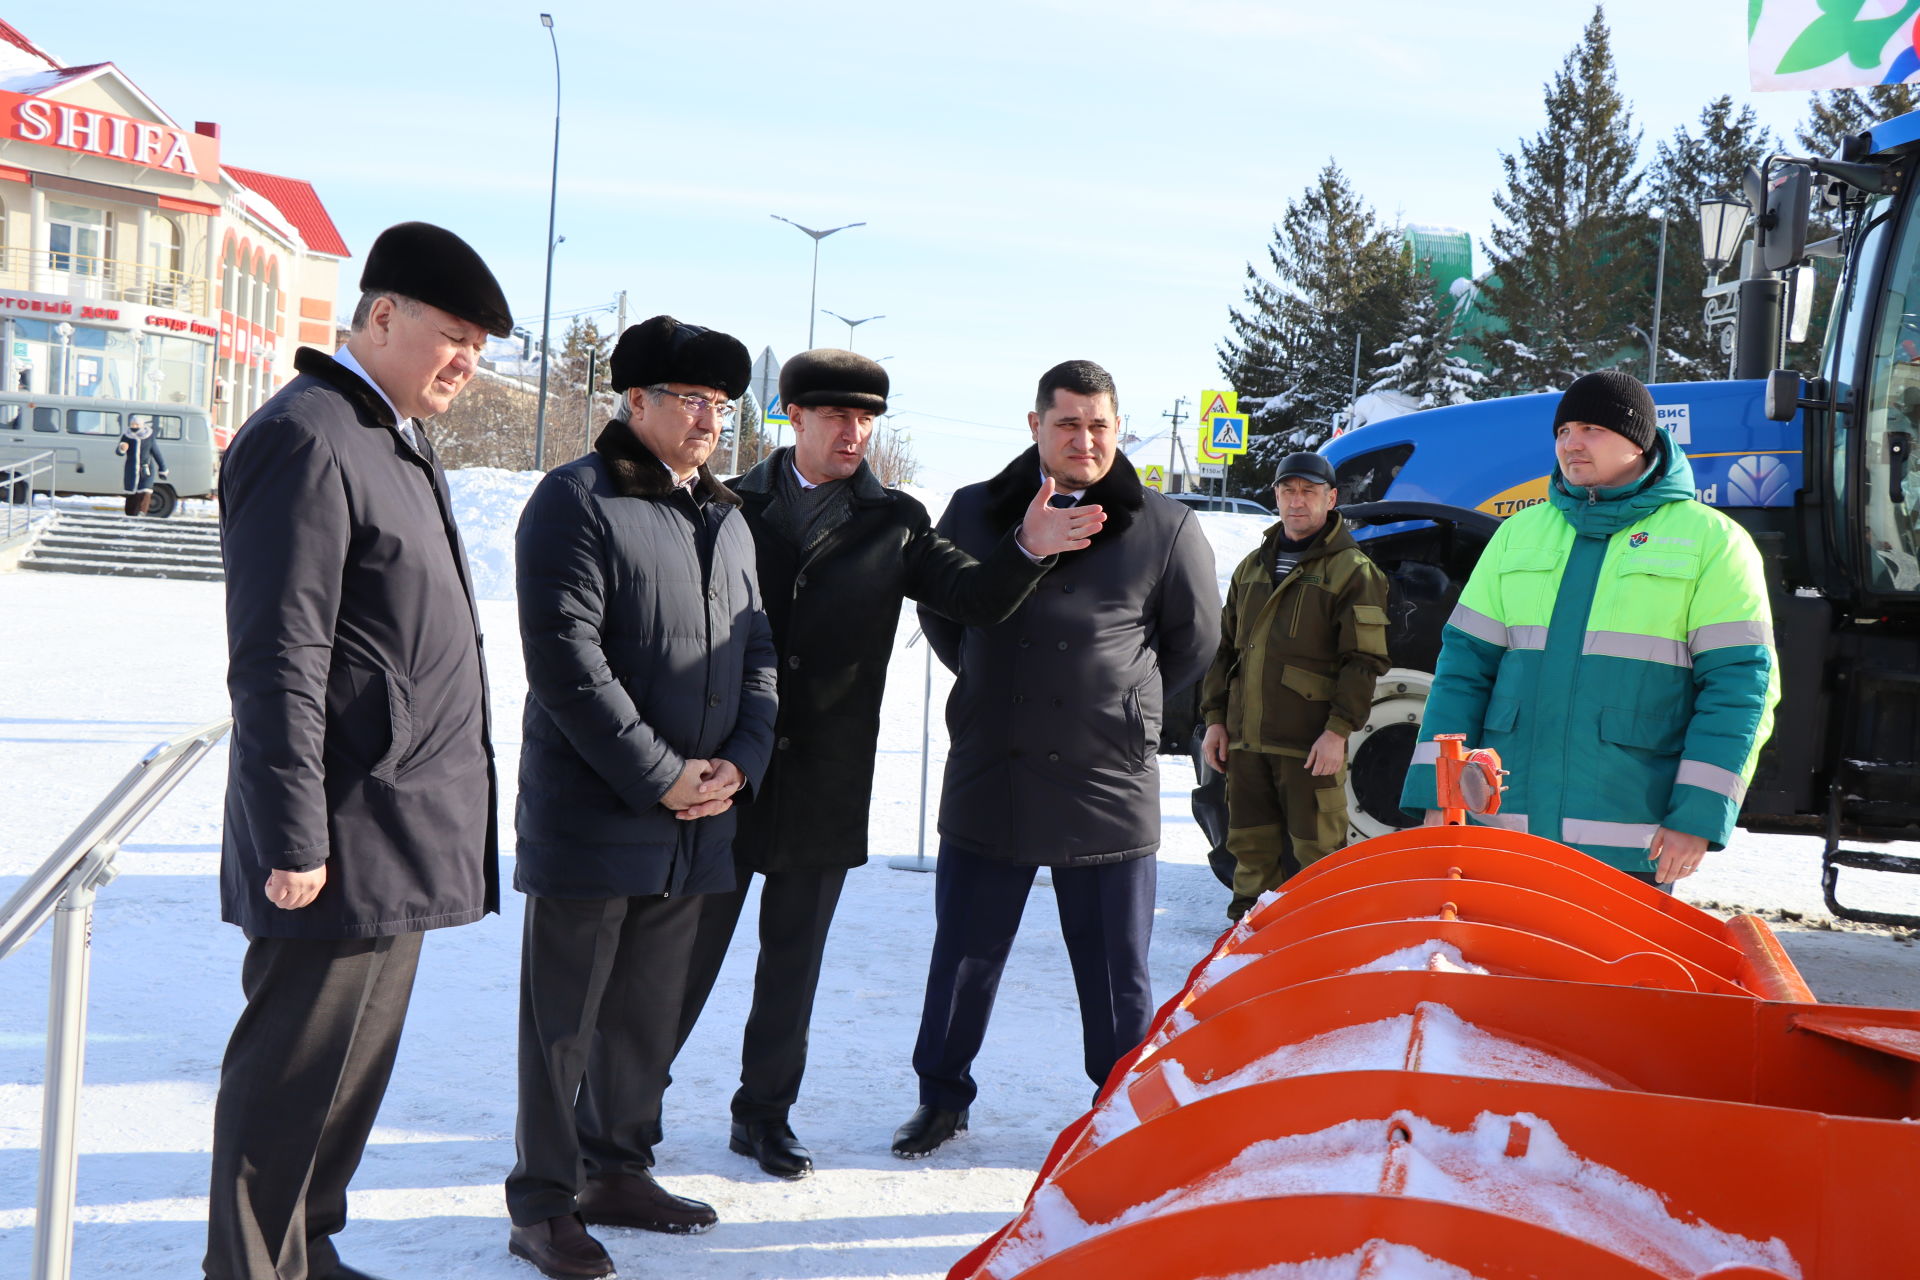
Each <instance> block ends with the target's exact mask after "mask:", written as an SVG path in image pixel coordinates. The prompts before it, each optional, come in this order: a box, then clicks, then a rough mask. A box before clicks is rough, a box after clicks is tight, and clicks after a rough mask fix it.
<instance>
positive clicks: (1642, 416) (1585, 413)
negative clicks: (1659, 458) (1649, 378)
mask: <svg viewBox="0 0 1920 1280" xmlns="http://www.w3.org/2000/svg"><path fill="white" fill-rule="evenodd" d="M1563 422H1591V423H1592V424H1593V425H1594V426H1596V427H1605V428H1606V429H1607V430H1609V431H1612V432H1615V433H1616V434H1618V435H1623V436H1625V437H1626V438H1627V439H1629V440H1631V441H1633V442H1634V443H1635V444H1637V445H1639V446H1640V449H1641V451H1642V452H1650V451H1652V449H1653V433H1654V432H1655V431H1657V430H1659V426H1660V418H1659V413H1658V412H1657V411H1656V410H1655V409H1654V407H1653V397H1652V396H1651V395H1650V394H1648V392H1647V388H1646V384H1645V383H1643V382H1641V381H1640V379H1638V378H1636V377H1634V376H1633V375H1632V374H1630V373H1622V372H1620V370H1618V369H1600V370H1597V371H1596V372H1593V373H1589V374H1586V375H1584V376H1583V377H1580V378H1577V379H1575V380H1574V384H1573V385H1572V386H1570V387H1568V388H1567V390H1566V393H1565V394H1564V395H1562V396H1561V397H1560V407H1559V408H1557V409H1555V410H1554V411H1553V430H1554V434H1556V435H1558V434H1559V431H1560V424H1561V423H1563Z"/></svg>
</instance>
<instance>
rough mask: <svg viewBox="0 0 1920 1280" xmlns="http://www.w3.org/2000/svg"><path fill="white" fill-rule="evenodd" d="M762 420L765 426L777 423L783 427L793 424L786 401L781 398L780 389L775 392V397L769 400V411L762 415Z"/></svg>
mask: <svg viewBox="0 0 1920 1280" xmlns="http://www.w3.org/2000/svg"><path fill="white" fill-rule="evenodd" d="M760 420H761V425H762V426H763V427H769V426H774V425H776V424H777V425H779V426H783V427H784V426H791V425H792V423H791V422H790V421H789V420H788V418H787V406H786V403H785V402H784V401H782V400H781V399H780V393H779V392H778V391H776V392H774V393H773V399H772V400H771V401H769V402H768V404H767V411H766V412H765V413H763V414H761V415H760Z"/></svg>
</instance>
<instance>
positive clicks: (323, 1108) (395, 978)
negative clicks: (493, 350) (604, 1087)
mask: <svg viewBox="0 0 1920 1280" xmlns="http://www.w3.org/2000/svg"><path fill="white" fill-rule="evenodd" d="M360 291H361V292H360V302H359V305H358V306H357V307H356V308H355V310H354V313H353V327H352V331H351V333H350V334H349V336H348V338H347V343H346V345H345V346H344V347H342V348H341V349H340V350H339V351H338V352H336V353H335V354H334V355H333V356H332V357H328V356H327V355H325V354H324V353H322V352H319V351H314V350H311V349H309V348H306V347H302V348H301V349H300V351H299V352H298V353H297V354H296V355H295V356H294V367H295V368H296V369H297V370H299V376H298V377H296V378H294V379H293V381H291V382H289V383H288V384H287V385H286V386H285V387H283V388H281V390H280V391H279V393H278V394H276V395H275V396H274V397H273V398H272V399H271V400H269V401H267V403H266V404H264V405H262V406H261V407H260V409H259V411H258V412H256V413H255V414H254V415H253V416H252V417H251V418H249V419H248V420H247V422H246V423H245V425H243V426H242V427H241V428H240V430H239V432H238V433H237V434H236V435H235V436H234V438H233V444H232V446H231V447H230V448H229V449H228V450H227V454H226V458H225V461H224V464H223V465H222V467H221V469H220V551H221V556H222V559H223V561H224V562H225V565H226V579H227V583H226V608H227V647H228V654H229V662H228V667H227V688H228V691H229V692H230V693H231V694H232V697H233V741H232V761H231V764H230V765H229V767H228V773H227V804H226V824H225V831H224V834H223V837H222V842H221V863H220V905H221V915H222V917H223V918H224V919H226V920H228V921H230V922H232V923H234V924H237V925H239V926H240V928H241V929H242V930H244V931H245V933H246V936H247V954H246V961H245V963H244V965H243V967H242V968H241V971H240V981H241V987H242V989H243V990H244V991H245V993H246V999H247V1003H246V1009H245V1011H244V1012H243V1013H242V1014H241V1015H240V1020H239V1022H238V1024H237V1025H236V1026H235V1027H234V1029H233V1038H232V1040H231V1041H230V1042H229V1044H228V1045H227V1053H226V1058H225V1059H224V1061H223V1062H222V1063H221V1066H220V1092H219V1097H218V1099H217V1101H216V1102H215V1104H214V1119H213V1177H212V1185H211V1189H210V1192H209V1195H208V1205H207V1255H206V1262H205V1266H206V1274H207V1275H208V1276H209V1277H210V1278H212V1280H239V1278H241V1277H245V1278H246V1280H306V1278H307V1277H309V1276H311V1277H314V1278H315V1280H321V1278H323V1277H324V1278H328V1280H332V1278H334V1277H339V1278H341V1280H351V1278H352V1277H356V1276H362V1275H363V1273H361V1272H359V1271H356V1270H354V1269H353V1268H352V1267H349V1266H347V1265H345V1264H344V1263H342V1262H341V1261H340V1260H339V1255H338V1254H337V1253H336V1252H335V1251H334V1246H333V1239H332V1237H333V1236H334V1234H335V1233H337V1232H338V1231H339V1230H340V1229H341V1228H342V1227H344V1226H345V1225H346V1220H347V1183H348V1181H349V1180H350V1179H351V1178H352V1177H353V1171H354V1169H355V1167H356V1166H357V1165H358V1164H359V1162H360V1155H361V1152H362V1151H363V1150H364V1149H365V1147H366V1142H367V1134H368V1132H369V1131H370V1130H371V1128H372V1126H373V1119H374V1114H375V1112H376V1111H378V1110H379V1107H380V1099H381V1097H382V1095H383V1094H385V1092H386V1087H387V1078H388V1075H389V1074H390V1073H391V1072H392V1070H393V1062H394V1054H395V1052H396V1051H397V1049H398V1047H399V1043H400V1029H401V1024H402V1023H403V1022H404V1021H405V1019H406V1013H407V1003H408V1000H409V997H410V996H411V994H412V991H413V975H414V969H415V965H416V963H417V961H418V959H419V955H420V936H421V934H422V933H423V932H424V931H425V930H428V929H438V928H443V927H446V926H448V925H458V924H466V923H468V922H470V921H473V920H478V919H479V918H480V917H481V916H483V915H485V914H486V913H488V912H490V911H497V910H498V909H499V900H500V895H499V879H498V869H497V861H496V858H495V852H494V851H495V846H496V839H495V831H494V805H495V799H496V795H497V788H496V786H495V783H494V774H493V748H492V745H491V742H490V739H489V734H488V724H487V684H486V672H485V671H484V669H483V668H482V666H481V660H480V639H479V623H478V620H477V615H476V613H475V611H474V605H473V593H472V591H471V590H470V588H469V584H468V579H467V561H466V554H465V552H464V551H463V550H462V549H461V545H460V531H459V529H458V528H457V527H456V526H455V524H454V519H453V511H452V506H451V503H450V501H449V498H448V494H447V481H446V477H445V475H444V474H442V472H441V470H440V464H439V463H438V462H437V461H436V460H435V458H434V454H433V444H432V442H431V441H430V440H429V439H428V437H427V432H426V429H425V423H426V420H427V419H429V418H431V417H432V416H433V415H434V414H437V413H439V412H441V411H442V410H444V409H445V408H446V407H447V406H448V405H449V404H451V403H452V402H453V399H454V397H455V396H457V395H459V394H460V391H461V389H462V388H464V387H465V386H466V385H467V381H468V380H469V379H470V378H472V377H473V373H474V370H475V369H476V368H478V367H479V358H480V351H481V348H482V347H483V346H484V345H485V343H486V338H487V335H488V334H489V333H491V334H494V335H496V336H502V337H504V336H505V335H506V333H507V331H508V330H509V329H510V328H511V327H512V321H511V320H510V318H509V316H508V311H507V300H506V298H505V297H504V296H502V294H501V292H500V286H499V284H498V283H496V282H495V280H494V278H493V274H492V272H490V271H488V270H487V267H486V264H485V263H483V262H482V261H481V260H480V256H479V255H478V254H476V253H475V252H474V251H473V250H472V249H471V248H470V247H469V246H468V245H467V244H466V243H465V242H464V241H462V240H461V239H460V238H459V237H458V236H456V235H454V234H453V233H452V232H450V231H446V230H443V229H441V228H439V227H435V226H431V225H429V224H427V223H424V222H407V223H402V224H400V225H399V226H396V227H390V228H388V229H387V230H386V231H383V232H381V233H380V236H379V238H378V239H377V240H375V241H374V243H373V248H372V249H371V250H370V251H369V252H368V254H367V265H366V270H365V271H364V272H362V274H361V277H360Z"/></svg>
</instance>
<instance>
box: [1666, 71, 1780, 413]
mask: <svg viewBox="0 0 1920 1280" xmlns="http://www.w3.org/2000/svg"><path fill="white" fill-rule="evenodd" d="M1778 149H1779V143H1778V142H1776V141H1775V139H1774V137H1773V134H1772V133H1771V132H1770V131H1769V130H1768V129H1767V128H1766V126H1764V125H1762V124H1761V123H1760V121H1759V118H1758V117H1757V116H1755V115H1754V113H1753V108H1752V107H1750V106H1747V105H1744V104H1742V105H1741V106H1740V107H1738V108H1737V109H1736V108H1735V106H1734V103H1733V99H1732V98H1731V97H1730V96H1728V95H1727V94H1721V95H1720V96H1719V97H1718V98H1715V99H1714V100H1713V101H1712V102H1709V103H1708V104H1707V105H1706V106H1704V107H1702V108H1701V109H1700V119H1699V132H1697V133H1694V132H1691V131H1689V130H1688V129H1687V128H1685V127H1684V126H1682V127H1681V128H1678V129H1675V130H1674V131H1673V137H1672V139H1671V140H1669V141H1663V142H1661V143H1660V144H1659V145H1658V158H1656V159H1655V161H1654V162H1653V165H1652V167H1651V168H1650V169H1649V170H1648V171H1647V185H1648V188H1649V195H1650V196H1651V200H1652V207H1653V211H1654V212H1656V213H1657V212H1658V211H1659V210H1662V209H1664V210H1665V211H1666V214H1667V269H1666V282H1667V283H1666V292H1665V294H1664V295H1663V297H1662V299H1661V320H1660V377H1661V380H1662V381H1671V382H1680V381H1697V380H1701V379H1708V378H1724V377H1726V376H1727V356H1726V355H1725V354H1723V353H1722V352H1721V351H1719V349H1718V348H1717V347H1715V346H1714V344H1713V343H1712V342H1710V341H1709V339H1708V335H1707V328H1706V322H1705V317H1704V311H1705V303H1704V301H1703V300H1702V298H1701V296H1700V291H1701V290H1702V289H1704V288H1706V286H1707V268H1706V264H1705V263H1704V262H1702V261H1701V260H1700V253H1699V249H1698V246H1699V244H1700V202H1701V201H1702V200H1706V199H1711V198H1713V197H1718V196H1726V197H1731V198H1732V199H1735V200H1738V199H1740V198H1741V186H1740V181H1741V176H1742V175H1743V174H1744V173H1745V172H1746V171H1747V167H1748V166H1749V165H1756V164H1759V163H1760V162H1761V161H1762V160H1764V159H1765V158H1766V157H1767V156H1768V155H1769V154H1770V153H1772V152H1774V151H1776V150H1778ZM1647 234H1648V235H1650V236H1654V237H1658V235H1659V229H1658V224H1657V223H1655V224H1653V225H1652V227H1651V229H1650V230H1649V231H1648V232H1647Z"/></svg>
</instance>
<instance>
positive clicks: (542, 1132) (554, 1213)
mask: <svg viewBox="0 0 1920 1280" xmlns="http://www.w3.org/2000/svg"><path fill="white" fill-rule="evenodd" d="M699 922H700V898H699V897H698V896H694V897H683V898H667V897H649V898H534V897H529V898H528V899H527V918H526V926H525V929H524V931H523V934H522V941H521V949H520V1079H519V1090H520V1117H519V1120H518V1122H517V1123H516V1124H515V1126H514V1133H513V1140H514V1149H515V1152H516V1154H517V1157H518V1158H517V1160H516V1162H515V1164H514V1166H513V1172H512V1173H510V1174H508V1175H507V1212H508V1214H509V1215H510V1216H511V1217H512V1218H513V1221H514V1222H515V1223H516V1224H517V1225H519V1226H523V1227H526V1226H532V1225H533V1224H534V1223H536V1222H545V1221H546V1220H547V1219H548V1218H557V1217H559V1216H561V1215H562V1214H567V1213H572V1212H574V1211H575V1209H576V1208H577V1207H578V1197H579V1194H580V1191H581V1190H582V1188H583V1187H584V1186H585V1185H586V1179H588V1178H591V1177H595V1176H598V1175H600V1174H612V1173H642V1172H644V1171H645V1170H647V1169H648V1168H650V1167H651V1166H652V1164H653V1148H654V1145H655V1144H656V1143H658V1142H659V1141H660V1099H661V1095H662V1094H663V1093H664V1092H665V1091H666V1087H667V1068H668V1067H669V1066H670V1065H671V1064H672V1062H673V1052H674V1048H675V1044H676V1040H677V1038H678V1037H677V1032H678V1030H679V1026H680V1005H681V1000H682V998H683V996H684V994H685V992H686V985H687V962H688V957H689V956H690V955H691V954H692V952H693V938H694V931H695V929H696V928H697V927H698V925H699Z"/></svg>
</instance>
